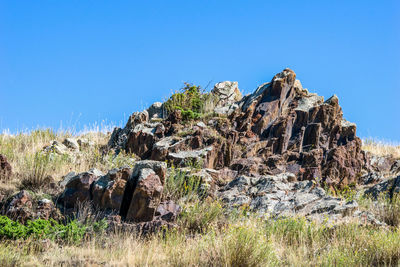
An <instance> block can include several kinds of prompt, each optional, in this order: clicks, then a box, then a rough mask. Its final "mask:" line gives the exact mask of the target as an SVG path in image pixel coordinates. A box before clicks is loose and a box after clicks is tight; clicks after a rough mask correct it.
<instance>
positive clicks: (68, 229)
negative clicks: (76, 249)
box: [0, 216, 107, 243]
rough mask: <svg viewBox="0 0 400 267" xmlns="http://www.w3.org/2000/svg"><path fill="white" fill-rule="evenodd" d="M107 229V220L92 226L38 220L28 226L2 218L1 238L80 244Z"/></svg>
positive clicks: (74, 222)
mask: <svg viewBox="0 0 400 267" xmlns="http://www.w3.org/2000/svg"><path fill="white" fill-rule="evenodd" d="M106 227H107V223H106V222H105V220H101V221H98V222H95V223H93V224H91V225H84V224H80V223H78V222H77V221H71V222H69V223H68V224H66V225H64V224H60V223H58V222H56V221H55V220H53V219H50V220H43V219H37V220H34V221H28V222H27V223H26V225H24V224H21V223H19V222H15V221H13V220H11V219H9V218H8V217H6V216H0V238H1V239H3V238H5V239H27V238H30V237H33V238H38V239H51V240H59V241H66V242H68V243H79V242H80V241H82V239H83V238H84V237H85V236H86V235H91V234H98V233H102V232H103V231H104V230H105V229H106Z"/></svg>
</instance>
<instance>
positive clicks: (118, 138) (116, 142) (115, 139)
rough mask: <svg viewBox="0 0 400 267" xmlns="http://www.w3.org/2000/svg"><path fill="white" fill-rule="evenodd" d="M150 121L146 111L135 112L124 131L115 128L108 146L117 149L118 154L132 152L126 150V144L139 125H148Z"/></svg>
mask: <svg viewBox="0 0 400 267" xmlns="http://www.w3.org/2000/svg"><path fill="white" fill-rule="evenodd" d="M148 120H149V114H148V112H147V111H146V110H145V111H142V112H134V113H133V114H132V115H131V116H130V117H129V119H128V122H127V123H126V125H125V127H124V128H123V129H121V128H119V127H116V128H114V130H113V132H112V134H111V137H110V140H109V141H108V146H109V147H110V148H113V149H115V150H116V151H117V152H119V151H120V150H126V151H129V150H131V149H129V148H126V143H127V142H128V139H129V137H130V135H131V133H132V131H133V130H134V129H135V127H136V126H137V125H139V124H143V123H146V122H147V121H148Z"/></svg>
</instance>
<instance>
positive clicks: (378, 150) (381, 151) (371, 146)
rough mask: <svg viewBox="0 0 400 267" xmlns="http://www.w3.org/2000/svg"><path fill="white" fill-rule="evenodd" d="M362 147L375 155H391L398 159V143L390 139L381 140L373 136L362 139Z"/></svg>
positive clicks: (399, 149)
mask: <svg viewBox="0 0 400 267" xmlns="http://www.w3.org/2000/svg"><path fill="white" fill-rule="evenodd" d="M362 149H363V150H364V151H367V152H370V153H371V154H373V155H377V156H392V157H393V158H395V159H400V144H399V143H395V142H390V141H381V140H378V139H374V138H366V139H364V140H363V145H362Z"/></svg>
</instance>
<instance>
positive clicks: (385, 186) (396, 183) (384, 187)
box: [364, 176, 400, 198]
mask: <svg viewBox="0 0 400 267" xmlns="http://www.w3.org/2000/svg"><path fill="white" fill-rule="evenodd" d="M399 192H400V176H397V177H396V178H390V179H386V180H385V181H383V182H381V183H379V184H376V185H374V186H372V187H370V188H368V189H367V190H365V193H364V194H365V195H366V196H372V197H374V198H378V197H379V196H381V195H388V196H389V197H393V195H394V194H396V193H399Z"/></svg>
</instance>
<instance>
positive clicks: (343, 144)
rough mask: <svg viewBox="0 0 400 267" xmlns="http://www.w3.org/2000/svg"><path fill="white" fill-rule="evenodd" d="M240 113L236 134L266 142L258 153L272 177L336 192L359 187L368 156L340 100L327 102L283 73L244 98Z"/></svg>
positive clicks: (332, 98) (332, 99)
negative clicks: (287, 174)
mask: <svg viewBox="0 0 400 267" xmlns="http://www.w3.org/2000/svg"><path fill="white" fill-rule="evenodd" d="M241 107H242V108H241V110H240V112H238V113H237V114H235V115H233V116H232V119H233V120H234V121H235V122H236V124H237V127H236V129H237V130H238V131H239V132H240V133H243V134H246V135H248V136H255V138H254V137H253V140H251V142H259V141H266V142H265V143H264V146H263V147H261V148H260V149H259V150H257V151H255V153H256V154H258V155H260V156H261V158H262V159H263V163H262V164H263V165H265V167H266V168H267V169H268V172H269V173H279V172H284V171H291V172H293V173H294V174H295V175H296V176H297V179H298V180H313V179H321V180H323V181H324V182H326V183H327V184H328V185H332V186H340V185H343V184H349V183H355V182H357V178H358V176H359V174H360V173H361V170H362V168H363V166H364V164H365V161H366V160H365V154H364V153H363V152H362V151H361V140H360V139H359V138H358V137H357V136H356V126H355V124H352V123H349V122H347V121H345V120H344V119H343V114H342V109H341V108H340V106H339V100H338V98H337V97H336V96H333V97H331V98H329V99H328V100H326V101H325V102H324V101H323V98H322V97H319V96H317V95H316V94H311V93H309V92H308V91H307V90H305V89H303V88H302V86H301V84H300V82H299V81H298V80H296V74H295V73H294V72H293V71H292V70H290V69H285V70H284V71H283V72H281V73H279V74H277V75H275V77H274V78H273V79H272V81H271V82H270V83H267V84H264V85H262V86H260V87H259V88H258V89H257V90H256V92H255V93H253V94H252V95H249V96H247V97H245V98H244V99H243V101H242V103H241ZM242 142H243V143H244V144H248V143H250V142H249V139H243V141H242ZM253 153H254V152H253Z"/></svg>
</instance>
